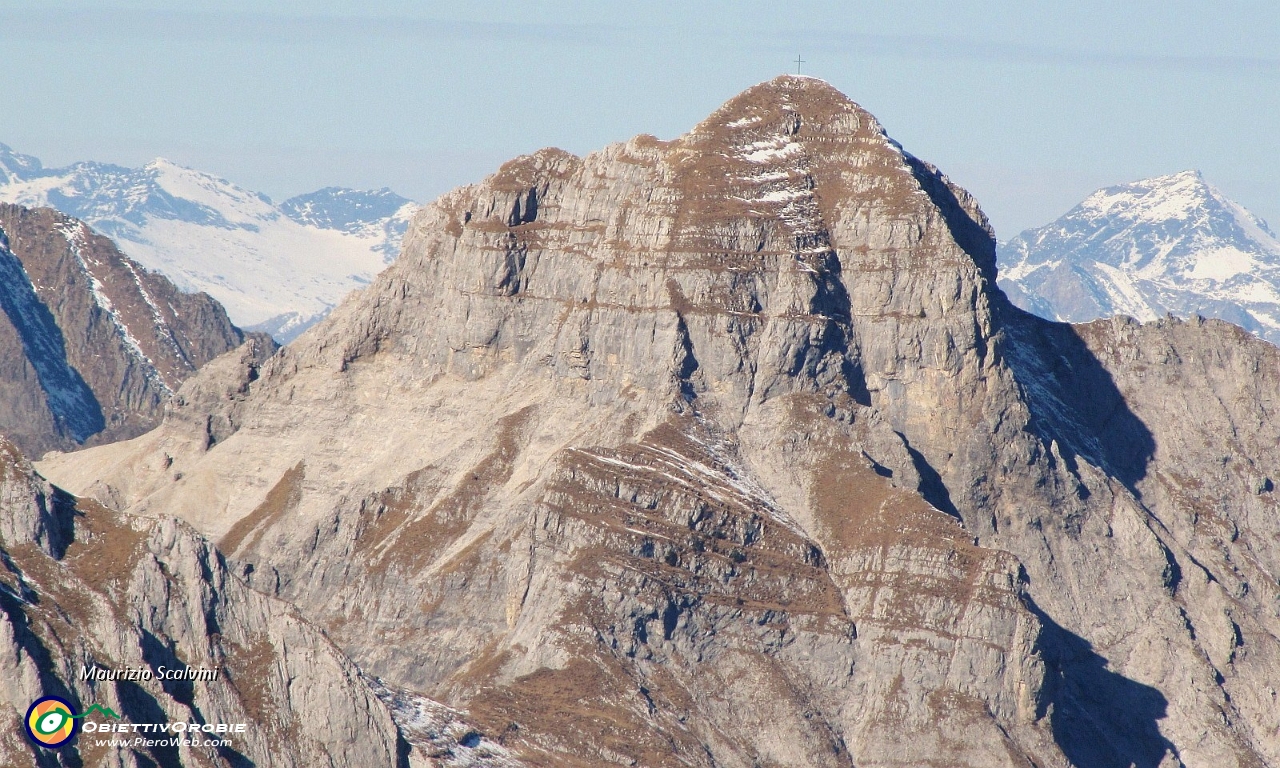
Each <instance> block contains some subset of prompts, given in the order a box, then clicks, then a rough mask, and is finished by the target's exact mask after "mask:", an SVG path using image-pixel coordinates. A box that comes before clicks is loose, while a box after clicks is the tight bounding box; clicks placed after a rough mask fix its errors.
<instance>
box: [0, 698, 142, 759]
mask: <svg viewBox="0 0 1280 768" xmlns="http://www.w3.org/2000/svg"><path fill="white" fill-rule="evenodd" d="M94 712H98V713H101V714H103V715H105V716H107V717H114V718H115V719H117V720H119V719H120V716H119V715H117V714H116V713H115V712H113V711H111V710H110V709H108V708H106V707H101V706H98V705H97V704H94V705H92V706H90V707H89V708H88V709H87V710H85V713H84V714H83V715H77V714H76V710H75V707H73V706H71V704H70V702H68V701H67V700H66V699H61V698H58V697H57V696H43V697H41V698H39V699H36V700H35V701H34V702H33V703H32V704H31V706H30V708H28V709H27V718H26V720H25V721H24V724H25V725H26V727H27V735H28V736H30V737H31V740H32V741H34V742H35V743H37V744H39V745H40V746H42V747H48V748H49V749H57V748H58V747H61V746H62V745H63V744H66V743H67V742H68V741H71V739H72V737H74V736H75V735H76V731H77V730H79V727H80V723H79V721H80V720H82V719H83V718H86V717H88V716H89V715H92V714H93V713H94Z"/></svg>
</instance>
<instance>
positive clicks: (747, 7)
mask: <svg viewBox="0 0 1280 768" xmlns="http://www.w3.org/2000/svg"><path fill="white" fill-rule="evenodd" d="M797 53H800V54H801V55H803V57H804V59H805V60H806V61H807V62H808V63H807V64H806V65H805V69H804V71H805V74H812V75H816V76H818V77H822V78H824V79H826V80H828V81H830V82H831V83H833V84H834V85H835V86H836V87H838V88H840V89H841V90H843V91H844V92H845V93H847V94H849V96H851V97H852V98H853V99H854V100H856V101H858V102H859V103H861V104H862V105H863V106H865V107H866V108H868V109H870V110H871V111H872V112H873V113H875V114H876V115H877V116H878V117H879V118H880V120H881V122H882V123H884V125H885V127H886V128H887V130H888V131H889V133H890V134H891V135H892V136H894V137H895V138H896V139H898V140H899V141H900V142H902V144H903V145H905V146H906V148H907V149H908V150H910V151H911V152H913V153H914V154H916V155H919V156H921V157H923V158H925V159H927V160H930V161H932V162H934V163H935V164H937V165H939V166H940V167H941V168H942V169H943V170H944V171H945V172H947V173H948V174H950V175H951V176H952V177H953V178H954V179H956V180H957V181H958V182H959V183H960V184H962V185H963V186H965V187H967V188H969V189H970V190H972V191H973V192H974V193H975V194H976V195H977V196H978V198H979V200H980V201H981V202H982V205H983V207H984V209H985V210H986V211H987V213H988V214H989V215H990V216H991V218H992V220H993V221H994V223H995V225H996V228H997V230H998V234H999V235H1000V236H1001V237H1002V238H1007V237H1010V236H1012V235H1014V234H1016V233H1017V232H1018V231H1019V230H1021V229H1023V228H1026V227H1030V226H1035V225H1038V224H1043V223H1045V222H1047V221H1049V220H1051V219H1053V218H1055V217H1057V216H1058V215H1060V214H1062V213H1064V212H1065V211H1066V210H1067V209H1068V208H1070V207H1071V206H1072V205H1073V204H1074V203H1076V202H1078V201H1079V199H1080V198H1082V197H1083V196H1084V195H1085V194H1087V193H1088V192H1090V191H1092V190H1093V189H1095V188H1096V187H1099V186H1104V185H1107V184H1114V183H1119V182H1123V181H1129V180H1133V179H1137V178H1140V177H1143V176H1150V175H1156V174H1162V173H1171V172H1175V171H1179V170H1184V169H1187V168H1199V169H1200V170H1202V171H1203V172H1204V174H1205V176H1206V177H1207V178H1208V179H1209V180H1210V181H1211V182H1213V183H1216V184H1217V185H1218V186H1219V187H1221V188H1222V189H1223V190H1224V191H1225V192H1227V194H1229V195H1231V196H1232V197H1234V198H1236V199H1237V200H1238V201H1240V202H1241V203H1243V204H1244V205H1245V206H1246V207H1248V208H1250V209H1252V210H1253V211H1254V212H1255V213H1258V214H1259V215H1261V216H1263V217H1264V218H1267V219H1269V220H1270V221H1272V222H1274V223H1275V224H1276V225H1277V227H1280V167H1278V166H1280V3H1276V2H1274V0H1269V1H1263V0H1251V1H1250V2H1230V1H1229V0H1226V1H1224V0H1219V2H1216V3H1212V4H1210V3H1205V2H1184V1H1182V0H1158V1H1151V2H1148V1H1147V0H1142V1H1141V2H1115V0H1111V1H1110V2H1101V1H1099V0H1075V1H1074V2H1026V0H1007V1H1004V2H971V3H963V2H959V1H958V0H951V1H950V2H894V3H889V2H875V3H872V2H849V1H848V0H845V1H843V2H781V1H780V0H771V1H770V2H756V1H755V0H747V1H743V0H738V1H736V2H708V3H700V4H697V5H693V4H691V3H688V2H633V3H624V2H600V1H599V0H594V1H593V2H561V3H548V2H539V1H538V0H522V1H521V2H475V1H472V2H451V3H436V2H408V1H407V0H365V2H361V3H346V2H336V1H334V0H330V1H327V2H326V1H323V0H322V1H321V2H275V3H273V2H264V1H263V0H257V1H255V2H247V1H240V0H222V1H221V2H219V1H217V0H204V1H200V0H192V1H189V2H181V1H179V0H167V1H166V2H159V0H137V1H135V2H102V1H101V0H99V1H97V2H95V1H94V0H78V1H77V0H63V1H62V2H59V1H58V0H41V2H38V3H34V2H15V1H14V0H0V56H2V57H3V61H4V66H5V72H4V77H3V83H4V86H3V100H2V102H0V142H3V143H6V144H9V145H11V146H13V147H14V148H15V149H17V150H19V151H23V152H27V153H29V154H34V155H36V156H38V157H40V158H41V159H43V160H44V161H45V162H46V163H47V164H50V165H61V164H64V163H67V162H71V161H74V160H82V159H94V160H103V161H110V162H117V163H121V164H126V165H138V164H142V163H144V162H146V161H148V160H150V159H151V158H153V157H156V156H163V157H167V158H169V159H171V160H174V161H176V162H179V163H181V164H184V165H189V166H192V167H196V168H199V169H201V170H207V171H210V172H213V173H217V174H219V175H222V176H225V177H227V178H229V179H231V180H232V181H234V182H237V183H239V184H242V185H244V186H247V187H249V188H251V189H256V190H260V191H263V192H266V193H267V194H269V195H271V196H272V197H273V198H276V199H283V198H285V197H288V196H290V195H293V194H297V193H300V192H305V191H310V190H313V189H316V188H319V187H322V186H328V185H342V186H353V187H361V188H371V187H382V186H389V187H391V188H393V189H395V190H397V191H399V192H401V193H402V194H405V195H408V196H411V197H415V198H418V199H421V200H428V199H430V198H432V197H434V196H435V195H437V194H439V193H441V192H443V191H445V190H447V189H449V188H451V187H453V186H456V185H458V184H462V183H466V182H470V181H475V180H478V179H479V178H481V177H483V176H484V175H485V174H487V173H489V172H491V171H493V170H494V169H495V168H496V167H497V166H498V165H499V164H500V163H501V162H502V161H503V160H505V159H507V158H509V157H512V156H514V155H517V154H520V153H524V152H529V151H532V150H535V149H537V148H539V147H543V146H547V145H556V146H560V147H563V148H565V149H568V150H570V151H572V152H576V153H585V152H588V151H591V150H593V149H597V148H599V147H601V146H603V145H605V144H607V143H609V142H612V141H619V140H624V139H626V138H628V137H630V136H632V135H634V134H637V133H653V134H656V135H658V136H659V137H661V138H672V137H674V136H677V135H679V134H680V133H683V132H684V131H686V130H688V129H689V128H690V127H691V126H692V125H694V124H695V123H696V122H697V121H698V120H700V119H701V118H702V117H705V116H706V115H707V113H709V112H710V111H711V110H713V109H714V108H715V107H716V106H718V105H719V104H720V103H722V102H723V101H724V100H726V99H728V98H729V97H731V96H733V95H734V94H735V93H737V92H738V91H740V90H742V89H744V88H746V87H748V86H750V85H752V84H753V83H756V82H759V81H761V80H765V79H768V78H770V77H772V76H773V75H776V74H778V73H780V72H783V71H794V68H795V65H794V64H793V63H791V62H792V60H794V59H795V58H796V55H797Z"/></svg>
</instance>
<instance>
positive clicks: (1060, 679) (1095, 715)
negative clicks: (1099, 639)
mask: <svg viewBox="0 0 1280 768" xmlns="http://www.w3.org/2000/svg"><path fill="white" fill-rule="evenodd" d="M1027 603H1028V607H1029V608H1030V609H1031V612H1032V613H1034V614H1035V615H1036V617H1037V618H1039V619H1040V622H1041V624H1042V625H1043V629H1042V630H1041V633H1040V639H1039V643H1038V645H1039V651H1040V654H1041V657H1042V658H1043V659H1044V661H1045V665H1046V667H1047V669H1046V674H1045V689H1044V696H1043V698H1042V699H1041V703H1040V706H1041V712H1040V713H1039V714H1041V715H1044V714H1048V715H1049V722H1050V726H1051V728H1052V730H1053V738H1054V741H1055V742H1057V744H1058V748H1059V749H1061V750H1062V753H1063V754H1064V755H1066V757H1067V759H1068V760H1070V761H1071V764H1072V765H1074V766H1077V768H1157V766H1159V765H1160V762H1161V761H1162V760H1163V759H1164V758H1165V756H1166V755H1168V754H1170V753H1173V754H1174V755H1175V757H1176V755H1177V751H1176V749H1175V748H1174V746H1173V744H1172V743H1170V742H1169V740H1168V739H1166V738H1165V737H1164V736H1162V735H1161V734H1160V728H1159V726H1158V725H1157V722H1158V721H1159V720H1162V719H1163V718H1164V717H1165V716H1166V714H1167V710H1168V706H1169V702H1168V700H1167V699H1165V697H1164V695H1163V694H1162V693H1160V691H1158V690H1156V689H1155V688H1152V687H1151V686H1149V685H1143V684H1142V683H1138V682H1135V681H1133V680H1130V679H1129V678H1127V677H1125V676H1123V675H1120V674H1117V673H1115V672H1112V671H1111V670H1109V669H1107V660H1106V659H1104V658H1103V657H1101V656H1099V655H1098V654H1097V653H1095V652H1094V651H1093V647H1092V646H1091V645H1090V644H1089V642H1088V641H1086V640H1085V639H1084V638H1082V637H1080V636H1078V635H1075V634H1072V633H1071V632H1069V631H1067V630H1066V629H1064V628H1063V627H1061V626H1059V625H1058V623H1057V622H1055V621H1054V620H1053V619H1051V618H1050V617H1049V615H1048V614H1046V613H1045V612H1044V611H1043V610H1041V609H1040V607H1039V606H1037V605H1036V604H1035V603H1034V602H1033V601H1032V600H1031V598H1030V597H1028V598H1027ZM1049 707H1052V711H1051V712H1050V711H1049Z"/></svg>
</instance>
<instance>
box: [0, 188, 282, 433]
mask: <svg viewBox="0 0 1280 768" xmlns="http://www.w3.org/2000/svg"><path fill="white" fill-rule="evenodd" d="M0 270H2V271H3V275H2V277H3V279H2V280H0V309H3V317H2V318H0V349H3V355H2V357H3V359H4V360H5V363H4V365H3V370H2V371H0V388H3V392H4V397H3V402H4V404H5V405H4V408H3V409H0V433H3V434H6V435H8V436H10V437H11V438H12V439H13V440H14V441H15V442H16V443H17V444H18V445H19V446H20V447H21V448H22V450H23V451H26V452H30V453H31V454H33V455H40V454H43V453H44V452H45V451H47V450H50V449H63V450H66V449H70V448H74V447H77V446H79V445H82V444H85V443H89V444H92V443H98V442H110V441H114V440H121V439H125V438H129V437H133V436H135V435H138V434H140V433H142V432H145V431H147V430H148V429H151V428H152V427H154V426H155V425H156V424H157V423H158V422H159V420H160V417H161V415H162V413H163V409H164V405H165V403H166V402H168V400H169V398H170V397H171V396H172V394H173V392H174V391H176V390H177V389H178V387H179V385H180V384H181V383H182V382H183V381H185V380H186V378H187V377H188V376H190V375H191V374H192V373H193V372H194V371H195V370H196V369H197V368H199V367H200V366H201V365H204V364H205V363H207V362H208V361H210V360H212V359H213V358H215V357H217V356H218V355H221V354H222V353H224V352H226V351H228V350H230V349H233V348H235V347H237V346H239V345H240V344H242V343H243V342H244V341H245V339H246V336H245V334H244V333H242V332H241V331H240V329H238V328H236V327H235V326H234V325H232V324H231V321H230V320H229V319H228V318H227V315H226V312H224V311H223V309H222V307H221V306H219V305H218V303H217V302H216V301H214V300H213V299H211V298H210V297H209V296H207V295H205V294H195V295H192V294H186V293H182V292H181V291H179V290H178V289H177V288H175V287H174V285H173V284H172V283H170V282H169V281H168V280H166V279H165V278H164V277H162V276H160V275H157V274H155V273H153V272H149V271H147V270H146V269H143V268H142V267H141V266H140V265H138V264H137V263H135V262H133V261H131V260H130V259H128V258H127V257H125V256H124V255H123V254H121V253H120V252H119V251H118V250H117V249H116V247H115V245H114V244H113V243H112V242H111V241H110V240H108V239H107V238H105V237H102V236H101V235H98V234H97V233H95V232H93V231H92V230H91V229H90V228H89V227H88V226H86V225H85V224H84V223H83V222H81V221H78V220H76V219H73V218H71V217H69V216H65V215H63V214H60V213H58V212H56V211H53V210H51V209H48V208H43V209H27V208H23V207H21V206H15V205H7V204H3V203H0ZM259 343H260V344H261V345H262V347H261V349H262V353H263V354H266V353H269V352H270V351H271V350H273V349H274V346H273V345H271V344H270V342H269V341H267V340H263V339H260V340H259Z"/></svg>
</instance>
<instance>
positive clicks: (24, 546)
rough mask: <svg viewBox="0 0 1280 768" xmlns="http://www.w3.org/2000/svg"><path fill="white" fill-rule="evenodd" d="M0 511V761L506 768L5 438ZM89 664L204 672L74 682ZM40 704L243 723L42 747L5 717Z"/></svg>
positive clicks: (319, 637) (167, 522)
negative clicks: (82, 495) (201, 736)
mask: <svg viewBox="0 0 1280 768" xmlns="http://www.w3.org/2000/svg"><path fill="white" fill-rule="evenodd" d="M0 507H2V509H3V516H2V517H0V562H3V565H4V570H3V571H2V572H0V648H3V649H4V653H3V654H0V681H3V682H0V718H2V719H4V720H5V721H6V723H7V724H8V727H6V728H5V729H4V734H3V736H0V763H2V764H3V765H5V766H12V767H13V768H19V767H20V766H54V765H60V766H92V767H94V768H96V767H97V766H147V765H162V766H172V767H174V768H181V767H182V766H227V767H228V768H237V767H239V766H253V765H256V766H263V767H266V766H299V767H302V766H305V767H306V768H312V767H313V766H335V767H336V766H343V767H345V766H353V765H359V766H370V767H371V768H372V767H373V766H387V768H467V767H468V766H474V767H476V768H481V767H483V768H520V765H521V764H520V762H519V761H518V760H515V759H514V758H512V757H510V756H509V755H508V754H507V753H506V751H505V750H504V749H503V748H502V747H501V746H499V745H496V744H493V743H492V742H490V741H489V740H487V739H484V738H483V737H481V736H480V735H479V734H478V733H477V731H476V730H475V728H474V726H472V725H470V724H469V723H467V722H466V720H465V714H464V713H461V712H458V711H456V710H451V709H449V708H448V707H444V706H443V705H440V704H438V703H437V702H434V701H431V700H429V699H426V698H423V697H418V696H408V695H405V694H401V693H397V692H395V691H392V690H391V689H389V688H387V687H386V686H385V685H383V684H381V683H379V682H378V681H375V680H370V679H368V678H366V677H365V676H363V675H362V674H361V673H360V671H359V670H358V669H357V668H356V667H355V665H353V664H352V663H351V662H350V660H348V659H347V658H346V656H344V655H343V654H342V653H341V651H340V650H339V649H338V648H336V647H335V646H334V645H333V644H332V643H331V642H330V641H329V640H328V639H327V638H326V637H325V636H324V633H323V632H321V631H320V630H318V629H316V628H315V627H313V626H312V625H311V624H309V623H308V622H307V621H305V620H304V619H303V618H302V617H300V616H299V615H298V614H297V611H296V610H295V609H294V608H292V607H291V606H289V605H287V604H286V603H283V602H281V601H279V600H276V599H273V598H270V597H267V596H265V595H262V594H260V593H258V592H256V591H254V590H253V589H251V588H249V586H248V585H246V584H244V583H243V582H242V581H241V580H240V579H239V578H237V577H236V576H235V575H233V574H232V573H231V572H230V571H229V570H228V568H227V564H226V561H225V559H224V558H223V556H222V555H221V553H219V552H218V551H217V549H215V548H214V547H213V545H212V544H210V543H209V542H208V541H207V540H205V539H204V538H203V537H202V536H200V535H199V534H198V533H196V532H195V531H194V530H192V529H191V528H190V527H189V526H187V525H185V524H183V523H181V522H179V521H177V520H176V519H174V518H164V519H159V520H157V519H141V518H136V517H133V516H130V515H124V514H119V513H115V512H112V511H110V510H108V509H106V508H104V507H102V506H101V505H99V504H96V503H94V502H91V501H86V500H79V499H75V498H74V497H72V496H70V495H68V494H66V493H65V492H63V491H61V490H60V489H58V488H56V487H54V486H51V485H49V484H48V483H47V482H46V481H45V480H44V479H43V478H41V477H39V476H38V475H36V474H35V473H34V472H33V471H32V468H31V466H30V464H28V463H27V462H26V460H25V459H23V458H22V456H21V454H19V453H18V451H17V449H16V448H15V447H14V446H13V445H12V444H11V443H8V442H6V441H4V440H3V438H0ZM94 667H97V668H100V669H103V670H108V671H112V670H128V669H137V670H142V669H148V670H151V671H152V672H153V673H157V674H158V672H159V670H160V668H162V667H163V668H167V669H169V670H178V671H180V672H185V671H187V670H206V669H207V670H217V671H218V673H219V677H218V678H217V679H215V680H212V681H209V680H201V679H192V680H172V679H170V680H160V679H159V678H158V677H156V678H154V679H149V680H136V681H135V680H126V679H123V678H122V679H116V680H107V681H99V680H95V679H85V678H84V677H83V676H82V674H81V673H82V670H84V669H86V668H94ZM47 695H56V696H60V697H62V698H63V699H65V700H67V701H70V702H71V703H72V705H73V706H75V707H76V708H77V709H78V710H79V711H81V712H84V711H85V710H86V709H87V708H88V707H89V706H90V705H92V704H97V705H99V706H100V707H105V708H106V709H108V710H110V711H111V712H113V713H116V714H117V715H119V716H120V718H121V722H125V723H139V724H142V723H154V724H163V723H175V722H185V723H192V722H195V723H230V724H234V723H244V724H246V725H247V726H248V727H247V729H246V732H245V733H244V734H243V735H241V734H235V735H232V736H230V737H228V738H229V739H230V740H231V746H225V745H222V746H216V747H206V746H197V745H190V744H183V745H173V744H163V743H162V744H154V743H152V744H145V745H136V744H133V743H132V742H133V740H134V735H133V734H128V736H127V738H124V739H122V740H123V741H124V742H126V744H124V745H120V744H108V743H106V740H107V739H108V738H110V737H108V736H101V737H99V736H96V735H91V734H89V733H87V732H84V731H83V729H82V731H81V733H80V734H79V735H78V736H77V737H76V739H75V741H73V742H72V743H71V744H70V745H69V746H67V747H64V748H62V749H60V750H58V751H57V752H51V751H46V750H42V749H40V748H38V747H34V746H32V745H31V744H30V743H29V742H28V741H27V739H26V738H25V737H24V736H23V735H22V726H21V725H20V721H21V717H22V715H23V714H24V713H25V712H26V708H27V706H28V705H29V704H30V703H31V702H32V701H35V700H36V699H37V698H38V697H40V696H47ZM98 721H100V722H102V723H111V722H112V720H110V719H108V716H101V717H99V718H98ZM217 738H222V737H221V736H219V737H217ZM155 740H157V741H162V740H163V739H161V738H160V737H155Z"/></svg>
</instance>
